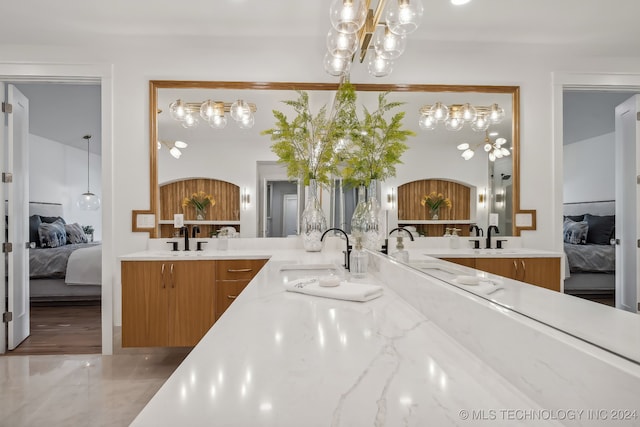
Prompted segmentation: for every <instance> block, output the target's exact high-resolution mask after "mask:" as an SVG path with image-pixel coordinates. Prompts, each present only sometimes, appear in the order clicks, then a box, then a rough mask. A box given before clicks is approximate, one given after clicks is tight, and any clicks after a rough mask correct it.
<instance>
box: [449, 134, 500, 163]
mask: <svg viewBox="0 0 640 427" xmlns="http://www.w3.org/2000/svg"><path fill="white" fill-rule="evenodd" d="M506 143H507V140H506V139H504V138H497V139H496V140H495V141H491V138H489V131H485V138H484V141H482V142H481V143H479V144H476V145H475V146H473V147H472V146H471V145H469V143H467V142H463V143H462V144H460V145H458V147H457V148H458V150H460V151H462V154H461V155H462V158H463V159H465V160H470V159H471V158H472V157H473V155H474V154H475V150H476V149H478V148H480V147H481V146H482V147H483V149H484V151H485V152H487V153H489V160H491V161H492V162H495V161H496V159H501V158H503V157H507V156H510V155H511V151H509V149H508V148H506V147H504V144H506Z"/></svg>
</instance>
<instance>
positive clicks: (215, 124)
mask: <svg viewBox="0 0 640 427" xmlns="http://www.w3.org/2000/svg"><path fill="white" fill-rule="evenodd" d="M226 125H227V116H225V115H224V114H223V115H218V114H216V115H214V116H213V117H212V118H211V120H209V126H211V127H212V128H214V129H223V128H224V127H225V126H226Z"/></svg>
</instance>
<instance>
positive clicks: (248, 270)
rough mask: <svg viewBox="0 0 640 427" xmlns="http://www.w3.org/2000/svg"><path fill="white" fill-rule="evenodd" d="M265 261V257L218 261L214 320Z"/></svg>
mask: <svg viewBox="0 0 640 427" xmlns="http://www.w3.org/2000/svg"><path fill="white" fill-rule="evenodd" d="M266 263H267V260H266V259H233V260H221V261H218V265H217V276H216V278H217V280H216V320H217V319H218V318H219V317H220V316H222V313H224V312H225V310H226V309H227V308H229V306H230V305H231V304H232V303H233V301H234V300H235V299H236V298H237V297H238V295H240V292H242V290H243V289H244V288H245V287H246V286H247V285H248V284H249V282H250V281H251V279H253V278H254V276H255V275H256V274H258V271H260V269H261V268H262V267H263V266H264V265H265V264H266Z"/></svg>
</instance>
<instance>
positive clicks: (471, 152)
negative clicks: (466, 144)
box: [462, 148, 475, 160]
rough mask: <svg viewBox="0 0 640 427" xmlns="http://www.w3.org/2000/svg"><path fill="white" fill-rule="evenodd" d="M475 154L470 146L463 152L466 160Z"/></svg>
mask: <svg viewBox="0 0 640 427" xmlns="http://www.w3.org/2000/svg"><path fill="white" fill-rule="evenodd" d="M474 154H475V153H474V152H473V150H472V149H470V148H469V149H467V150H465V151H464V152H463V153H462V158H463V159H465V160H469V159H471V158H472V157H473V155H474Z"/></svg>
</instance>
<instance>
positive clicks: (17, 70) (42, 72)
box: [0, 63, 114, 355]
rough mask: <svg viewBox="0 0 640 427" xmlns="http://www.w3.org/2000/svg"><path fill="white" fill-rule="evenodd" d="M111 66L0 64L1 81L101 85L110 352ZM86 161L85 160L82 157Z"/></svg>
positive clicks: (105, 313)
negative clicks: (104, 147)
mask: <svg viewBox="0 0 640 427" xmlns="http://www.w3.org/2000/svg"><path fill="white" fill-rule="evenodd" d="M111 73H112V70H111V67H110V66H109V64H105V65H97V64H83V65H77V64H76V65H69V64H36V65H34V64H28V63H11V64H9V63H0V76H1V77H0V80H1V81H3V82H8V81H12V82H15V83H58V84H87V83H90V84H98V85H100V94H101V100H100V106H101V108H100V118H101V122H102V123H103V124H104V126H103V127H102V129H101V131H100V136H101V139H102V141H103V145H105V146H106V149H105V150H103V156H102V157H101V159H100V163H101V169H102V172H101V178H102V183H103V185H102V190H103V198H102V215H101V216H102V218H101V220H100V224H101V226H102V237H101V238H102V246H103V250H102V256H101V258H100V259H101V261H102V265H103V268H102V274H101V276H102V280H101V282H102V283H104V284H105V286H102V287H101V291H100V293H101V298H100V331H101V348H102V354H105V355H109V354H112V353H113V324H114V322H113V287H112V285H111V283H112V280H113V267H112V265H111V263H109V262H106V263H105V262H104V260H110V259H113V257H114V249H113V239H112V237H111V233H112V226H111V222H112V217H113V215H112V212H111V206H112V201H111V188H112V173H111V169H112V157H111V154H110V148H108V147H110V146H111V141H112V133H111V128H112V114H111V109H112V94H111V92H112V84H111V78H112V76H111ZM85 161H86V160H85ZM0 297H1V298H0V299H2V300H4V299H5V298H6V288H5V287H4V286H3V287H1V291H0ZM0 335H1V337H2V341H3V342H4V341H5V339H6V330H4V329H3V330H2V334H0Z"/></svg>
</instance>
